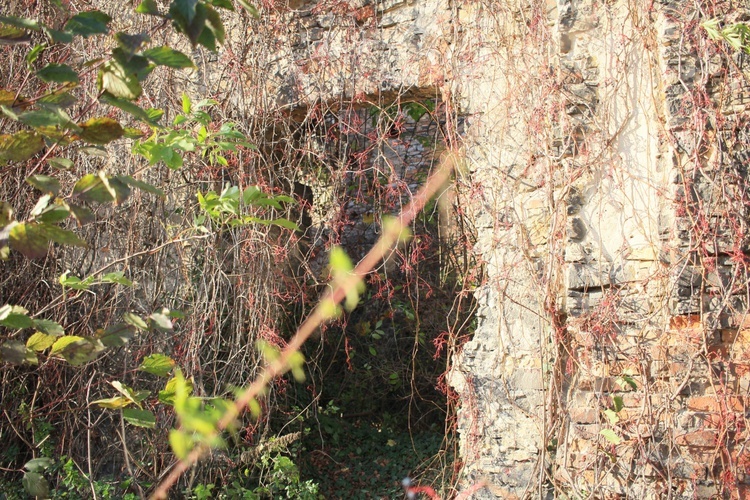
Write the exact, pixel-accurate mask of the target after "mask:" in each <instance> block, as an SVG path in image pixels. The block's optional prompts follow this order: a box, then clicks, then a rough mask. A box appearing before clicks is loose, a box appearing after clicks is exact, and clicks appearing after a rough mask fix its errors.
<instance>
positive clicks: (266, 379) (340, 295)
mask: <svg viewBox="0 0 750 500" xmlns="http://www.w3.org/2000/svg"><path fill="white" fill-rule="evenodd" d="M458 161H460V159H459V157H458V154H457V153H456V152H445V153H443V155H442V156H441V157H440V161H439V163H438V167H437V170H436V171H435V172H434V173H433V174H432V175H431V176H430V177H429V178H428V179H427V181H426V182H425V185H424V186H423V187H422V188H421V189H420V190H419V192H418V193H417V194H416V195H414V198H413V199H412V200H411V202H409V204H408V205H406V206H405V207H404V208H403V209H402V210H401V213H400V215H399V216H398V217H397V218H396V219H395V221H394V222H393V223H392V224H390V225H384V226H383V234H382V235H381V236H380V239H378V241H377V242H376V243H375V245H373V247H372V248H371V249H370V251H369V252H368V253H367V255H365V257H364V258H363V259H362V260H361V261H360V262H359V263H358V264H357V266H356V267H355V268H354V271H353V272H352V273H351V274H350V275H349V276H348V277H347V279H345V280H342V281H341V282H340V283H337V285H336V287H335V288H333V289H332V290H329V292H328V293H326V295H325V296H324V297H323V298H322V299H321V300H320V302H319V303H318V305H317V307H316V308H315V310H314V311H313V312H312V314H311V315H310V316H308V317H307V319H306V320H305V321H304V322H303V323H302V325H300V327H299V329H298V330H297V332H296V333H295V334H294V337H292V339H291V340H290V341H289V343H288V344H287V346H286V347H285V348H284V349H283V350H282V351H281V353H280V355H279V357H278V358H276V359H275V360H273V361H272V362H271V363H269V364H268V365H267V366H266V367H265V368H264V369H263V371H262V372H261V373H260V375H258V377H257V378H256V379H255V380H254V381H253V383H252V384H250V386H249V387H248V388H247V389H245V390H244V391H243V392H242V394H241V395H240V396H239V397H238V398H237V399H236V400H235V402H234V407H233V408H231V409H230V410H229V411H227V413H225V414H224V417H223V418H222V419H221V420H220V421H219V423H218V424H217V426H216V432H217V433H219V432H221V431H223V430H224V429H226V428H227V427H228V426H229V425H230V424H231V423H232V422H233V421H234V420H235V419H236V418H237V416H238V415H239V414H240V413H242V412H243V411H244V410H245V408H246V407H247V405H248V404H249V403H250V401H252V400H253V399H254V398H256V397H258V396H259V395H261V394H262V393H263V392H264V390H265V388H266V386H267V385H268V384H269V383H270V382H271V381H272V380H273V379H275V378H276V377H278V376H279V375H282V374H284V373H286V372H287V371H288V370H289V359H290V358H291V356H292V355H293V354H294V353H295V352H298V351H299V349H300V348H301V347H302V344H304V343H305V341H306V340H307V339H308V338H309V337H310V335H312V333H313V332H314V331H315V330H316V328H318V327H319V326H320V325H321V324H322V323H324V322H325V321H326V320H328V319H329V318H330V316H331V315H330V311H331V310H332V307H331V306H336V305H338V304H339V303H341V301H342V300H344V298H345V297H346V296H347V294H348V293H350V292H352V291H354V290H356V288H357V286H358V285H359V284H360V283H361V282H362V281H363V280H364V277H365V276H366V275H367V274H368V273H369V272H370V271H371V270H372V269H373V268H374V267H375V266H376V265H377V264H378V262H380V261H381V260H382V259H383V258H384V257H385V256H386V255H387V254H388V252H390V251H391V250H392V249H393V248H394V246H395V245H396V244H397V243H398V241H399V239H401V236H402V234H403V232H404V230H405V229H406V228H407V227H408V226H409V224H410V223H411V221H412V220H414V218H415V217H416V215H417V214H418V213H419V212H420V211H421V210H422V209H423V208H424V206H425V205H426V204H427V202H428V201H429V200H430V198H432V197H433V196H435V195H436V194H437V193H438V191H439V190H440V189H441V188H442V187H443V186H445V184H446V183H447V182H448V180H449V179H450V175H451V173H452V171H453V169H454V168H455V167H456V162H458ZM208 451H210V448H209V447H208V446H206V445H198V446H196V447H195V448H194V449H193V450H192V451H191V452H190V454H189V455H188V456H187V457H186V458H185V459H184V460H181V461H179V462H177V463H175V465H174V467H173V468H172V470H171V471H170V473H169V475H168V476H167V477H166V478H165V479H164V480H163V481H162V482H161V484H159V486H158V487H157V489H156V491H154V493H153V495H152V496H151V498H152V499H164V498H167V492H168V491H169V489H170V488H171V487H172V485H174V483H175V482H177V480H178V479H179V478H180V476H181V475H182V474H183V473H184V472H185V471H186V470H187V469H188V467H190V466H191V465H193V464H194V463H196V462H197V461H198V460H199V459H200V458H201V457H202V456H203V455H204V454H205V453H207V452H208Z"/></svg>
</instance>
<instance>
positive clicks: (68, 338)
mask: <svg viewBox="0 0 750 500" xmlns="http://www.w3.org/2000/svg"><path fill="white" fill-rule="evenodd" d="M81 341H84V342H85V341H86V339H84V338H83V337H77V336H75V335H65V336H63V337H60V338H59V339H57V340H56V341H55V343H54V344H53V345H52V351H50V356H54V355H55V354H62V352H63V351H64V350H65V349H67V347H68V346H69V345H72V344H75V343H76V342H81Z"/></svg>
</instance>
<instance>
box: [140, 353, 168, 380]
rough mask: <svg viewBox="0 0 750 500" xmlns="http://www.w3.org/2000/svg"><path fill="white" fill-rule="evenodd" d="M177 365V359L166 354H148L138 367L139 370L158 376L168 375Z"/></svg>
mask: <svg viewBox="0 0 750 500" xmlns="http://www.w3.org/2000/svg"><path fill="white" fill-rule="evenodd" d="M174 365H175V361H174V360H173V359H172V358H170V357H169V356H165V355H164V354H151V355H150V356H146V357H145V358H144V359H143V362H142V363H141V366H139V367H138V369H139V370H143V371H144V372H148V373H151V374H153V375H156V376H158V377H166V376H167V375H169V372H171V371H172V368H173V367H174Z"/></svg>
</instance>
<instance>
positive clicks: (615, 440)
mask: <svg viewBox="0 0 750 500" xmlns="http://www.w3.org/2000/svg"><path fill="white" fill-rule="evenodd" d="M599 434H601V435H602V436H603V437H604V439H606V440H607V441H609V442H610V443H612V444H620V443H622V438H621V437H620V436H618V435H617V434H616V433H615V431H613V430H612V429H602V430H600V431H599Z"/></svg>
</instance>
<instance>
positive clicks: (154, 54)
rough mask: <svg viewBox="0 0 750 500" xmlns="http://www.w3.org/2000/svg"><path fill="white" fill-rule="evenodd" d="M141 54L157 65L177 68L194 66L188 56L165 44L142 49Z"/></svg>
mask: <svg viewBox="0 0 750 500" xmlns="http://www.w3.org/2000/svg"><path fill="white" fill-rule="evenodd" d="M143 55H144V56H145V57H147V58H148V59H149V60H151V61H153V62H154V64H157V65H159V66H167V67H169V68H177V69H180V68H194V67H195V64H193V61H192V60H191V59H190V58H189V57H188V56H186V55H185V54H183V53H182V52H180V51H179V50H174V49H171V48H169V47H167V46H161V47H154V48H153V49H148V50H144V51H143Z"/></svg>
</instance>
